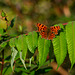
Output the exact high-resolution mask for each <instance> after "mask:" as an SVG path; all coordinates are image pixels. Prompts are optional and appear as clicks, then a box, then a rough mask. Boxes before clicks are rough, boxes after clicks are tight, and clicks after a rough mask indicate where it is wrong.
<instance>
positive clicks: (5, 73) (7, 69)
mask: <svg viewBox="0 0 75 75" xmlns="http://www.w3.org/2000/svg"><path fill="white" fill-rule="evenodd" d="M11 74H12V69H11V66H10V65H9V66H6V67H5V68H4V69H3V72H2V75H11Z"/></svg>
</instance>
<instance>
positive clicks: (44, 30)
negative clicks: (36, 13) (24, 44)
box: [37, 23, 60, 40]
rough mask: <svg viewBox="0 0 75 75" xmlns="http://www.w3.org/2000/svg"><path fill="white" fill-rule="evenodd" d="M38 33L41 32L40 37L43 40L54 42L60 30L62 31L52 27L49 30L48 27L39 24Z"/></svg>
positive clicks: (57, 27)
mask: <svg viewBox="0 0 75 75" xmlns="http://www.w3.org/2000/svg"><path fill="white" fill-rule="evenodd" d="M37 27H38V32H40V35H41V36H42V38H45V39H49V40H53V38H54V37H55V35H57V34H58V30H60V27H59V26H51V27H50V28H48V27H47V26H45V25H43V24H40V23H37Z"/></svg>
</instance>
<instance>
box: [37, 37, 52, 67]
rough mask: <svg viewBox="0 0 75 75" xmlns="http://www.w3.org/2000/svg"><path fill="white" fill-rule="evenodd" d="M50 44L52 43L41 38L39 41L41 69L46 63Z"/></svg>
mask: <svg viewBox="0 0 75 75" xmlns="http://www.w3.org/2000/svg"><path fill="white" fill-rule="evenodd" d="M50 42H51V41H49V40H46V39H44V38H41V36H39V39H38V51H39V67H40V66H42V65H43V64H44V63H45V61H46V58H47V55H48V52H49V47H50Z"/></svg>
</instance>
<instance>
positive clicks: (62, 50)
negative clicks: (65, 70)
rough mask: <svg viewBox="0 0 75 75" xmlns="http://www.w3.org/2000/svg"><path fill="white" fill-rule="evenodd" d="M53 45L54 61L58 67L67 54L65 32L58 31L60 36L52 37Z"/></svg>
mask: <svg viewBox="0 0 75 75" xmlns="http://www.w3.org/2000/svg"><path fill="white" fill-rule="evenodd" d="M53 47H54V54H55V57H56V61H57V63H58V67H59V66H60V65H61V64H62V63H63V61H64V59H65V57H66V54H67V44H66V36H65V32H60V36H56V38H54V39H53ZM58 67H57V68H58Z"/></svg>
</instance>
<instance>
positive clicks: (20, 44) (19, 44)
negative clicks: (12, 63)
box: [15, 35, 24, 51]
mask: <svg viewBox="0 0 75 75" xmlns="http://www.w3.org/2000/svg"><path fill="white" fill-rule="evenodd" d="M15 44H16V47H17V49H18V51H22V49H23V48H22V47H23V46H24V44H23V36H22V35H20V36H19V37H18V39H17V40H16V42H15Z"/></svg>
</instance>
